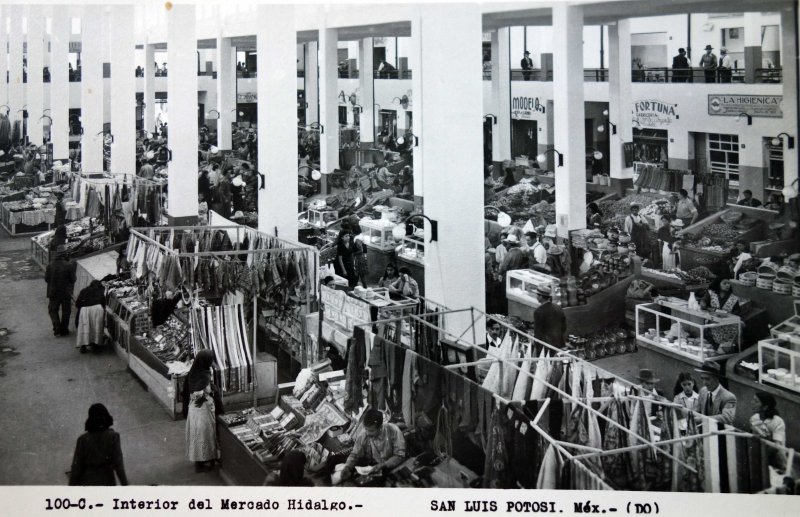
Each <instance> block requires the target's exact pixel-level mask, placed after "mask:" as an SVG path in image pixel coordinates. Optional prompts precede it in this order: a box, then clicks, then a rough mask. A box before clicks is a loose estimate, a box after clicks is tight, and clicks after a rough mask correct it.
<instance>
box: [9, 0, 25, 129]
mask: <svg viewBox="0 0 800 517" xmlns="http://www.w3.org/2000/svg"><path fill="white" fill-rule="evenodd" d="M6 9H8V17H9V18H10V22H9V23H10V24H11V26H10V30H9V33H8V107H9V108H11V112H10V113H9V114H8V117H9V118H10V119H11V125H12V127H13V125H14V121H15V120H19V121H22V112H21V111H19V110H21V109H22V107H23V106H24V105H25V90H24V88H23V87H24V84H23V82H22V41H23V35H22V5H21V4H11V5H9V6H8V7H6Z"/></svg>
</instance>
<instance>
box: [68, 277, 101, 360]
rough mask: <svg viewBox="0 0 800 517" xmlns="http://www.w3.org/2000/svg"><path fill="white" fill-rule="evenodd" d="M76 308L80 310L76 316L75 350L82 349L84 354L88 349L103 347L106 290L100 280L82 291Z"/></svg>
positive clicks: (76, 301)
mask: <svg viewBox="0 0 800 517" xmlns="http://www.w3.org/2000/svg"><path fill="white" fill-rule="evenodd" d="M75 307H77V309H78V312H77V314H75V327H76V328H77V332H76V333H75V348H80V349H81V353H82V354H83V353H85V352H86V348H87V347H95V346H98V345H102V344H103V340H104V339H103V338H104V335H103V331H104V330H105V321H106V320H105V316H106V290H105V287H103V284H102V283H100V280H92V283H90V284H89V285H88V286H87V287H84V288H83V289H81V292H80V293H79V294H78V298H77V299H76V300H75Z"/></svg>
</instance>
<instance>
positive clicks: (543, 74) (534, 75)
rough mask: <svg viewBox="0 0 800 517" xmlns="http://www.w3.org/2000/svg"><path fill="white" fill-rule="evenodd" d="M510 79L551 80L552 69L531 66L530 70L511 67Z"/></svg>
mask: <svg viewBox="0 0 800 517" xmlns="http://www.w3.org/2000/svg"><path fill="white" fill-rule="evenodd" d="M511 80H512V81H552V80H553V71H552V70H542V69H540V68H533V69H531V70H522V69H512V70H511Z"/></svg>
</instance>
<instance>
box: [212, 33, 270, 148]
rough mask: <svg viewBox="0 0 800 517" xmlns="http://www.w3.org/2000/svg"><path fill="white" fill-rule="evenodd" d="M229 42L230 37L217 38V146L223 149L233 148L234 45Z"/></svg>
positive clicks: (234, 113)
mask: <svg viewBox="0 0 800 517" xmlns="http://www.w3.org/2000/svg"><path fill="white" fill-rule="evenodd" d="M231 43H232V42H231V38H223V37H218V38H217V60H218V61H217V63H218V64H217V111H219V120H217V147H219V148H220V149H225V150H229V149H233V141H232V131H231V127H232V126H231V124H233V123H234V122H236V81H237V79H236V47H234V46H233V45H232V44H231ZM259 120H260V119H259ZM259 127H260V124H259Z"/></svg>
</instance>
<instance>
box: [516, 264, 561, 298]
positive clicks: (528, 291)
mask: <svg viewBox="0 0 800 517" xmlns="http://www.w3.org/2000/svg"><path fill="white" fill-rule="evenodd" d="M559 284H560V281H559V279H558V278H556V277H554V276H550V275H545V274H544V273H539V272H538V271H534V270H532V269H514V270H511V271H509V272H508V273H506V298H507V299H509V300H512V301H515V302H519V303H523V304H525V305H528V306H530V307H534V308H536V307H538V306H539V305H540V304H539V297H538V296H537V295H536V288H537V287H538V286H540V285H544V286H549V287H550V288H551V290H554V289H555V288H557V287H558V286H559Z"/></svg>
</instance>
